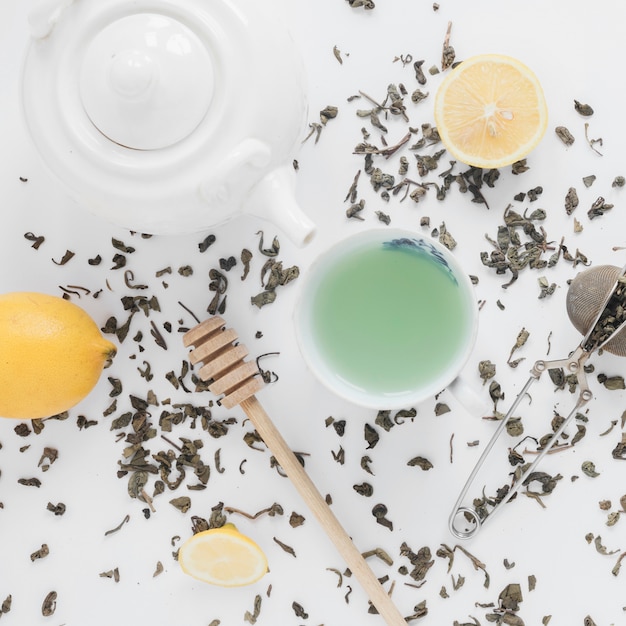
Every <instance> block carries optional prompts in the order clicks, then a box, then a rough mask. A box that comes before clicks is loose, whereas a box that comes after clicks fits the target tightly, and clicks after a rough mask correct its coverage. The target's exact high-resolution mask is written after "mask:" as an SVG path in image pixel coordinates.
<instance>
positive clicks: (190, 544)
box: [178, 524, 267, 587]
mask: <svg viewBox="0 0 626 626" xmlns="http://www.w3.org/2000/svg"><path fill="white" fill-rule="evenodd" d="M178 562H179V564H180V566H181V568H182V570H183V572H185V574H189V575H190V576H193V577H194V578H196V579H198V580H201V581H203V582H206V583H210V584H212V585H220V586H222V587H240V586H243V585H249V584H251V583H254V582H256V581H258V580H259V579H260V578H262V577H263V575H264V574H265V573H267V558H266V556H265V554H264V553H263V550H261V548H260V547H259V546H258V545H257V544H256V543H255V542H254V541H252V539H250V538H249V537H246V536H245V535H243V534H242V533H240V532H239V531H238V530H237V528H236V527H235V526H234V525H233V524H225V525H224V526H222V527H221V528H211V529H210V530H204V531H202V532H199V533H196V534H195V535H193V536H192V537H190V538H189V539H187V541H186V542H185V543H184V544H183V545H182V546H181V547H180V550H179V551H178Z"/></svg>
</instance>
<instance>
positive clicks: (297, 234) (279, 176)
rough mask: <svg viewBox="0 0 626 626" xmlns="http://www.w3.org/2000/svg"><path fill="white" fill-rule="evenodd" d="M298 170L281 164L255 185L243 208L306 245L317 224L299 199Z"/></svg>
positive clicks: (296, 242)
mask: <svg viewBox="0 0 626 626" xmlns="http://www.w3.org/2000/svg"><path fill="white" fill-rule="evenodd" d="M295 182H296V181H295V172H294V171H293V170H292V169H291V168H290V167H289V166H286V165H285V166H281V167H278V168H276V169H275V170H272V171H271V172H269V174H266V175H265V177H264V178H262V179H261V180H260V181H259V182H258V183H256V184H255V185H254V187H252V189H251V190H250V192H249V194H248V198H247V199H246V202H245V204H244V207H243V210H244V212H246V213H250V214H252V215H257V216H258V217H262V218H265V219H267V220H268V221H270V222H272V223H273V224H274V225H275V226H277V227H279V228H280V229H281V230H283V231H284V233H285V234H286V235H287V236H288V237H289V239H291V241H293V242H294V243H295V244H296V245H297V246H303V245H305V244H307V243H309V242H310V241H311V239H312V238H313V236H314V235H315V224H314V223H313V222H312V221H311V220H310V219H309V218H308V217H307V216H306V215H305V214H304V213H303V211H302V209H301V208H300V206H299V205H298V203H297V202H296V196H295Z"/></svg>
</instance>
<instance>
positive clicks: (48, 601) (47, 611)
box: [41, 591, 57, 617]
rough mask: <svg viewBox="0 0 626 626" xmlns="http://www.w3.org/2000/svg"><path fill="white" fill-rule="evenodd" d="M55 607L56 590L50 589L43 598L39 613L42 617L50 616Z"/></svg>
mask: <svg viewBox="0 0 626 626" xmlns="http://www.w3.org/2000/svg"><path fill="white" fill-rule="evenodd" d="M56 608H57V592H56V591H51V592H50V593H49V594H48V595H47V596H46V597H45V598H44V600H43V604H42V605H41V614H42V615H43V616H44V617H50V616H51V615H53V614H54V612H55V611H56Z"/></svg>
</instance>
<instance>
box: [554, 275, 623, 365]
mask: <svg viewBox="0 0 626 626" xmlns="http://www.w3.org/2000/svg"><path fill="white" fill-rule="evenodd" d="M621 275H622V269H621V268H619V267H615V266H614V265H598V266H597V267H592V268H589V269H588V270H585V271H584V272H581V273H580V274H578V276H576V278H574V280H572V282H571V284H570V287H569V290H568V292H567V301H566V304H567V314H568V315H569V318H570V321H571V322H572V324H573V325H574V327H575V328H576V330H578V332H580V333H581V334H582V335H587V333H588V332H589V330H590V329H591V327H592V325H593V323H594V322H595V320H596V318H597V317H598V315H600V313H601V310H602V307H603V305H604V303H605V300H606V299H607V297H608V296H609V294H610V293H611V292H612V290H613V287H614V286H615V283H616V282H617V279H618V278H619V277H620V276H621ZM603 350H606V351H607V352H610V353H611V354H615V355H617V356H626V333H623V332H618V333H616V334H615V336H614V337H613V338H611V339H610V341H608V342H607V343H606V344H605V345H604V346H603Z"/></svg>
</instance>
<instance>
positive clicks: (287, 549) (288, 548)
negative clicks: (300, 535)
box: [272, 537, 296, 558]
mask: <svg viewBox="0 0 626 626" xmlns="http://www.w3.org/2000/svg"><path fill="white" fill-rule="evenodd" d="M272 539H273V540H274V541H275V542H276V543H277V544H278V545H279V546H280V547H281V548H282V549H283V550H284V551H285V552H286V553H287V554H291V556H293V557H294V558H296V551H295V550H294V549H293V548H292V547H291V546H288V545H287V544H286V543H283V542H282V541H280V540H279V539H277V538H276V537H272Z"/></svg>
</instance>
